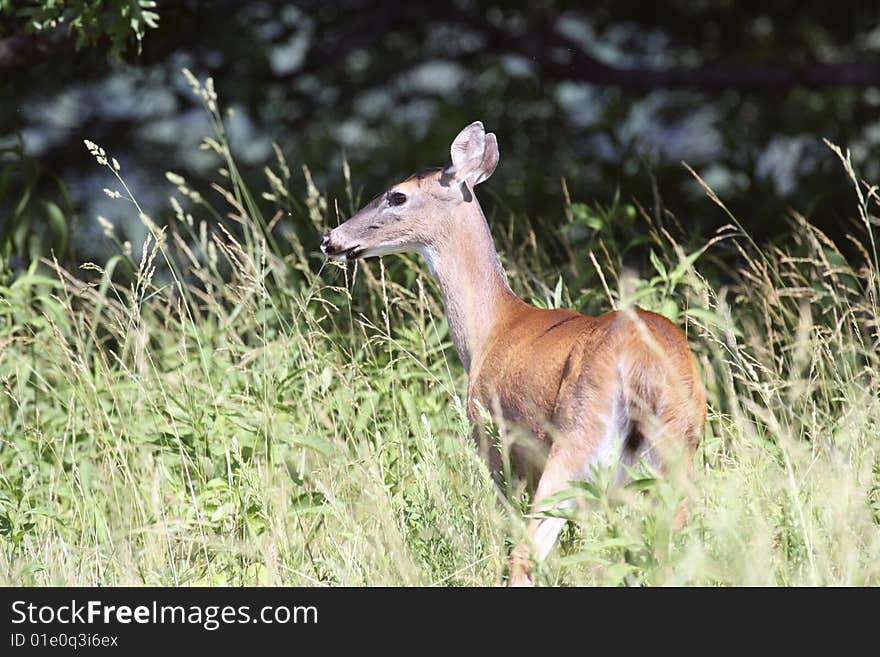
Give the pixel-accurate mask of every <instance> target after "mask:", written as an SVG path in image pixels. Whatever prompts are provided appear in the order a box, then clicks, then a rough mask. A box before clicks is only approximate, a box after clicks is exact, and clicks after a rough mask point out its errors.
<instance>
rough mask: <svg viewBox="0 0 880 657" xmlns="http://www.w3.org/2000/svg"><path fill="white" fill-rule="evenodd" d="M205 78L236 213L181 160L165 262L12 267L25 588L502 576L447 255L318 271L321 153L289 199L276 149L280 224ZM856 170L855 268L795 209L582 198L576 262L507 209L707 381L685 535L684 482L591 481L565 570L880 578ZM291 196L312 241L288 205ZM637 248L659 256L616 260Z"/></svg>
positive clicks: (605, 576)
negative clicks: (646, 312)
mask: <svg viewBox="0 0 880 657" xmlns="http://www.w3.org/2000/svg"><path fill="white" fill-rule="evenodd" d="M202 91H203V92H204V94H203V97H204V98H205V101H206V103H207V104H208V105H209V109H211V111H212V116H214V117H215V120H216V122H217V129H218V135H219V136H218V139H217V141H215V142H214V143H213V145H211V144H209V146H210V147H213V148H214V150H215V151H216V152H217V153H218V155H219V157H220V159H221V162H222V166H223V168H224V171H223V176H225V177H224V179H223V180H224V182H223V186H224V188H225V189H226V190H227V191H226V192H225V193H224V194H221V195H216V194H214V193H213V192H212V195H213V198H215V199H219V201H218V205H219V206H220V209H217V208H214V207H213V206H211V205H209V202H208V201H207V200H206V199H205V198H204V197H202V196H201V195H199V194H197V193H196V192H194V191H193V188H192V187H191V186H189V185H188V183H186V182H185V181H183V180H182V179H181V178H179V177H176V176H173V175H172V176H169V180H171V181H172V182H173V183H174V184H175V185H177V186H178V192H177V196H178V198H180V197H181V195H182V196H187V197H189V198H190V200H193V201H194V202H195V203H194V206H193V207H195V208H196V209H197V210H199V211H200V212H201V213H202V214H203V215H204V216H205V217H207V218H206V219H204V220H202V219H192V218H191V217H188V216H187V215H186V213H185V211H183V210H179V211H178V220H177V221H176V222H175V227H174V228H173V229H171V230H168V231H159V230H157V229H156V228H155V226H154V224H153V223H152V222H151V221H150V220H149V218H147V217H142V219H143V221H144V222H145V224H146V225H147V226H148V227H150V230H151V234H152V238H151V240H150V241H149V243H148V245H147V247H146V248H145V250H144V254H143V257H141V254H134V256H133V257H129V256H127V255H125V253H126V250H127V248H128V247H126V246H125V245H121V247H122V248H121V249H120V255H119V256H118V257H116V258H114V259H113V260H111V261H110V262H109V263H107V264H106V265H105V266H102V267H97V266H92V267H90V268H89V269H87V270H86V271H84V272H80V274H82V276H81V277H77V276H75V275H74V274H76V272H74V273H68V272H65V271H63V270H62V269H61V268H60V267H59V266H57V265H55V264H53V263H45V264H43V265H42V266H40V267H33V268H32V269H31V270H30V271H29V272H28V273H26V274H23V275H21V276H19V277H18V278H16V279H15V280H14V281H12V282H11V283H7V284H6V285H5V286H3V287H0V583H2V584H6V585H21V584H36V585H73V584H82V585H125V584H134V585H139V584H146V585H177V584H181V585H196V584H209V585H213V584H227V585H244V584H254V585H255V584H268V585H279V584H287V585H465V586H469V585H496V584H501V583H503V582H504V580H505V577H506V554H507V550H508V549H509V546H510V545H511V544H512V543H514V542H516V541H517V540H518V538H519V537H520V536H521V535H522V531H523V512H524V510H525V509H526V504H525V498H524V496H523V494H522V492H521V491H520V490H518V489H515V487H514V486H512V485H511V486H510V487H509V490H510V491H511V500H512V502H513V503H512V504H511V505H503V504H501V503H500V502H499V500H498V497H497V496H496V494H495V491H494V489H493V486H492V483H491V480H490V478H489V475H488V473H487V471H486V468H485V467H484V466H483V464H482V463H481V462H480V460H479V458H478V455H477V453H476V450H475V449H474V447H473V445H471V444H470V439H469V434H470V431H469V427H468V423H467V419H466V417H465V415H464V412H463V407H464V396H465V391H466V379H465V375H464V373H463V371H462V369H461V366H460V364H459V363H458V361H457V358H456V357H455V355H454V351H453V350H452V348H451V344H450V339H449V335H448V331H447V326H446V323H445V320H444V319H443V315H442V306H441V305H440V302H439V295H438V293H437V290H436V288H435V287H434V285H433V282H432V281H431V280H430V278H429V277H428V276H427V274H426V270H425V268H424V267H423V265H422V264H421V263H420V262H418V261H417V260H416V259H410V258H405V257H404V258H388V259H386V260H387V262H383V261H369V262H364V263H360V264H359V265H358V266H357V268H353V267H349V268H348V269H344V268H343V267H342V266H339V265H336V264H334V263H329V264H321V260H320V259H319V258H318V257H317V256H316V254H315V253H313V252H312V251H313V249H314V245H315V244H316V242H317V236H318V235H319V234H320V232H321V231H322V230H323V229H325V228H326V226H327V225H328V224H330V225H332V224H333V222H334V221H335V212H334V211H333V210H332V208H333V204H332V203H328V201H327V200H326V199H324V198H323V197H322V196H321V195H320V193H319V192H318V190H317V189H315V187H314V185H312V184H311V182H310V181H311V179H310V178H308V172H306V173H307V178H308V180H309V191H308V194H307V198H306V199H303V200H300V199H295V198H292V197H291V193H290V192H289V189H290V181H291V173H290V171H289V169H288V166H287V164H286V163H285V162H284V161H283V159H282V158H280V157H279V161H278V162H277V163H276V164H275V165H274V168H273V170H272V171H271V172H270V175H268V183H267V184H268V191H266V192H265V194H264V195H263V196H264V199H265V201H266V202H267V203H269V204H271V205H274V206H275V207H276V208H277V209H278V210H279V212H281V213H282V215H275V216H273V217H271V218H269V219H266V218H264V217H263V215H261V214H260V212H259V209H258V207H257V203H255V202H254V200H253V198H252V197H251V195H250V193H249V192H248V190H247V189H246V188H245V187H244V185H243V184H242V182H241V180H240V178H239V176H238V174H237V171H236V169H235V167H234V162H233V161H232V158H231V157H230V156H229V153H228V150H227V148H226V146H225V142H224V141H223V139H222V135H223V133H222V124H221V123H220V120H219V114H217V112H216V110H215V109H214V108H213V107H210V101H211V100H212V97H211V94H210V91H209V90H208V89H202ZM95 154H96V156H98V157H100V156H101V154H100V151H95ZM108 157H109V156H108ZM844 159H845V158H844ZM107 168H108V174H107V175H108V184H109V183H110V182H111V178H112V175H113V174H115V173H116V170H115V166H114V164H113V162H112V160H111V161H110V163H109V164H107ZM849 173H850V174H851V177H852V178H853V180H854V181H855V180H856V178H855V174H852V172H851V170H849ZM118 182H119V183H120V184H121V182H122V180H121V178H120V180H119V181H118ZM856 188H857V193H855V194H854V205H853V210H854V214H855V213H856V212H857V213H858V215H857V216H858V217H859V218H860V219H859V220H860V221H861V224H862V233H861V234H862V237H863V239H861V242H862V243H864V244H865V247H864V248H862V247H859V248H861V253H862V257H861V261H860V262H859V263H858V264H856V265H850V264H847V262H846V260H844V258H843V257H842V256H841V255H840V253H839V252H838V251H837V250H836V249H835V248H834V246H833V245H832V244H831V243H830V242H829V241H828V240H827V239H825V238H824V236H822V235H821V234H820V233H819V232H818V231H817V230H815V229H814V228H812V227H811V226H810V225H809V224H808V223H807V222H806V221H804V220H802V219H800V218H798V217H795V218H793V220H792V233H791V236H790V237H789V238H788V239H787V240H785V241H784V242H783V243H781V244H779V245H776V246H767V247H759V246H757V245H755V244H753V243H752V242H751V241H750V239H749V238H748V237H747V235H745V234H744V233H743V232H742V231H741V230H740V228H739V227H738V225H739V224H738V222H737V221H736V219H735V218H734V217H730V219H731V226H729V227H726V228H725V229H723V230H721V231H720V232H719V233H718V234H717V235H715V236H710V237H711V239H708V238H707V239H706V240H705V242H704V243H703V245H702V246H700V245H699V243H698V242H697V243H692V244H690V245H688V246H682V245H680V244H679V243H677V242H676V240H675V239H673V237H672V234H681V232H682V231H680V230H679V229H676V228H675V227H674V226H669V225H668V226H666V227H664V226H663V225H662V224H661V219H664V218H663V217H651V216H648V215H646V214H645V213H642V212H640V211H638V210H636V209H634V208H631V207H627V206H624V205H621V204H615V205H614V206H612V207H610V208H598V209H597V208H589V207H588V206H586V205H583V204H578V203H571V202H569V201H566V203H565V206H564V207H562V204H560V213H562V212H565V213H566V214H567V216H568V225H567V228H566V231H565V232H566V238H565V240H564V248H565V250H566V253H568V258H567V262H565V263H564V266H563V267H562V268H561V269H559V268H554V267H551V266H550V265H548V263H547V261H546V258H545V257H544V256H543V255H542V253H543V252H544V249H543V248H542V247H541V246H540V241H541V240H540V239H538V238H536V236H535V235H534V234H528V233H527V234H526V235H525V236H523V235H515V233H514V232H510V231H509V230H508V227H509V226H510V225H511V223H512V219H511V220H510V221H508V220H509V219H510V218H508V217H505V216H501V215H497V216H495V217H494V218H493V221H492V224H493V232H494V233H495V234H496V237H497V239H498V242H499V246H500V248H501V252H502V258H503V260H504V264H505V268H506V269H507V271H508V273H509V274H510V277H511V281H512V285H513V287H514V289H515V290H516V291H517V292H518V293H520V294H521V295H522V296H523V297H524V298H526V299H528V300H530V301H532V302H534V303H537V304H540V305H545V306H553V305H563V306H569V307H575V308H578V309H584V310H586V311H588V312H593V313H595V312H601V311H604V310H609V309H611V307H612V306H615V307H621V306H625V305H628V304H631V303H638V304H639V305H641V306H642V307H645V308H648V309H652V310H657V311H659V312H662V313H663V314H665V315H667V316H669V317H670V318H672V319H674V320H675V321H677V322H678V323H679V324H680V325H681V326H682V327H686V329H687V333H688V337H689V340H690V342H691V344H692V346H693V348H694V350H695V352H696V354H697V356H698V359H699V361H700V364H701V368H702V372H703V377H704V380H705V383H706V386H707V390H708V395H709V407H710V409H709V421H708V426H707V429H706V434H705V436H704V439H703V442H702V445H701V447H700V450H699V452H698V455H697V460H696V463H695V467H694V470H693V473H692V479H691V482H690V484H689V490H688V493H689V495H690V498H691V505H690V508H691V515H690V521H689V523H688V524H687V526H686V527H685V528H684V529H683V530H682V531H681V532H679V533H678V534H674V535H670V532H669V531H668V525H669V518H670V516H671V514H672V512H673V511H674V503H673V502H674V500H673V497H674V495H673V493H674V491H669V490H668V487H667V485H666V484H665V483H663V482H652V481H649V480H645V481H643V482H642V483H643V484H644V486H646V487H649V488H653V489H654V490H655V494H654V495H652V496H644V495H627V496H624V503H623V504H621V503H618V502H619V500H617V499H609V497H608V496H607V495H606V494H605V493H604V492H603V490H602V489H601V487H599V488H598V489H596V488H593V489H591V490H582V491H581V494H580V495H579V499H580V503H579V504H578V506H577V510H576V513H574V517H573V520H574V521H575V522H573V523H570V524H569V528H568V529H567V530H566V532H565V533H564V535H563V539H562V541H561V543H560V546H559V547H558V548H557V549H556V550H554V552H553V553H552V554H551V556H550V558H549V559H548V561H547V562H546V563H545V564H544V565H543V566H542V567H541V569H540V573H539V581H540V582H541V583H545V584H563V585H596V584H599V585H616V584H650V585H663V584H688V585H744V584H748V585H804V584H807V585H809V584H829V585H857V584H878V583H880V561H878V559H877V555H878V554H880V363H878V360H880V359H878V353H880V336H878V330H880V312H878V290H880V278H878V274H877V270H876V263H877V256H876V247H875V246H874V244H873V237H872V234H871V232H870V231H871V222H872V221H876V220H875V219H873V217H872V214H871V213H872V212H873V211H874V210H872V208H874V209H876V202H877V200H878V198H877V196H876V192H875V191H874V190H873V189H871V188H869V187H867V186H865V185H857V186H856ZM120 189H121V190H123V191H122V200H120V201H119V202H120V203H121V204H124V203H125V202H126V199H128V200H129V201H132V202H133V201H134V200H135V199H134V197H133V196H131V194H130V192H129V191H128V189H127V188H123V187H120ZM206 195H207V193H206ZM353 196H354V195H353V194H351V193H349V198H348V205H349V206H353V205H356V199H354V198H353ZM710 198H713V199H714V200H715V201H716V203H717V204H718V205H719V206H722V208H723V204H722V203H721V201H720V200H719V199H717V198H714V196H713V195H712V194H711V192H710ZM712 207H713V206H711V205H710V201H708V200H707V211H708V210H710V209H711V208H712ZM347 210H348V208H346V210H345V211H342V214H345V212H347ZM120 211H121V212H135V213H138V212H139V208H138V207H136V204H135V205H132V206H131V208H130V209H129V208H128V206H125V205H121V206H120ZM194 212H195V210H194ZM287 212H291V213H295V214H298V215H299V216H303V217H309V218H310V219H311V221H312V222H313V225H314V230H313V232H312V231H306V232H304V233H303V234H302V235H298V234H297V233H296V232H294V231H293V230H291V229H284V228H283V227H279V226H278V225H276V224H277V221H276V219H277V218H278V216H283V214H284V213H287ZM210 217H213V218H210ZM665 221H666V223H667V224H669V223H670V220H669V218H668V217H666V218H665ZM519 224H520V225H529V224H528V222H519ZM227 229H228V230H227ZM631 229H632V230H631ZM621 233H625V234H626V235H627V236H631V235H633V234H643V235H648V237H647V238H646V240H647V244H644V243H642V244H634V243H635V242H636V241H637V240H632V239H630V238H629V237H621ZM632 246H637V247H639V248H641V249H643V250H646V249H650V253H651V257H650V258H649V259H647V261H646V262H649V263H650V264H648V267H649V268H650V269H651V270H652V271H651V272H650V273H648V270H647V269H646V270H645V271H641V272H640V273H637V272H635V271H632V270H630V269H627V268H625V267H623V266H622V265H621V263H622V262H623V260H622V258H623V254H624V252H626V251H627V249H629V248H630V247H632ZM645 252H647V251H645ZM732 261H735V262H738V263H739V266H738V267H737V268H731V267H729V266H728V265H727V263H730V262H732ZM386 265H387V266H388V267H391V268H392V269H393V271H389V270H387V269H386V268H385V267H386ZM125 271H128V272H129V275H128V276H127V277H124V276H123V277H120V273H121V272H125ZM114 274H115V276H114ZM81 279H87V280H88V282H83V280H81ZM122 280H124V281H126V282H124V283H121V282H119V281H122ZM113 281H116V282H113ZM658 500H659V502H658ZM667 501H668V502H669V503H667Z"/></svg>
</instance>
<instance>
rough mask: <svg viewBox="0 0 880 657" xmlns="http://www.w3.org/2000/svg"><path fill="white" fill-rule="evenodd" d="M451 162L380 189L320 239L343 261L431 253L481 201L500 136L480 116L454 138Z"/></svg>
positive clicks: (327, 251)
mask: <svg viewBox="0 0 880 657" xmlns="http://www.w3.org/2000/svg"><path fill="white" fill-rule="evenodd" d="M450 152H451V155H452V164H451V165H450V166H448V167H446V168H435V169H425V170H424V171H420V172H418V173H415V174H413V175H411V176H410V177H409V178H407V179H406V180H404V181H402V182H400V183H398V184H396V185H394V186H393V187H391V188H389V189H388V190H387V191H385V192H383V193H382V194H379V196H377V197H376V198H374V199H373V200H372V201H370V202H369V203H368V204H367V205H366V206H364V207H363V208H361V209H360V210H359V211H358V212H357V213H356V214H355V215H354V216H353V217H351V218H350V219H349V220H348V221H346V222H345V223H343V224H341V225H339V226H337V227H336V228H334V229H333V230H332V231H330V233H329V234H328V235H325V236H324V238H323V239H322V240H321V251H322V252H323V253H324V254H325V255H328V256H330V257H332V258H336V259H339V260H353V259H355V258H368V257H370V256H381V255H386V254H388V253H401V252H406V251H410V252H413V251H414V252H418V253H421V254H422V255H423V256H426V259H428V261H429V263H430V262H431V259H430V257H428V256H427V252H428V250H429V249H430V248H431V247H432V246H433V245H434V243H435V242H436V241H437V240H438V238H441V237H443V236H444V235H446V234H448V232H449V230H450V226H449V223H450V222H453V221H455V217H456V216H457V215H458V214H459V208H460V206H461V205H462V204H466V203H474V204H475V203H476V199H475V197H474V194H473V188H474V186H476V185H478V184H480V183H481V182H483V181H484V180H487V179H488V178H489V176H491V175H492V172H493V171H495V167H496V166H497V165H498V157H499V156H498V141H497V140H496V138H495V135H494V134H493V133H491V132H490V133H489V134H486V131H485V129H484V128H483V124H482V123H481V122H480V121H475V122H473V123H471V124H470V125H469V126H467V127H466V128H465V129H464V130H462V131H461V132H460V133H459V134H458V136H457V137H456V138H455V140H454V141H453V142H452V147H451V149H450Z"/></svg>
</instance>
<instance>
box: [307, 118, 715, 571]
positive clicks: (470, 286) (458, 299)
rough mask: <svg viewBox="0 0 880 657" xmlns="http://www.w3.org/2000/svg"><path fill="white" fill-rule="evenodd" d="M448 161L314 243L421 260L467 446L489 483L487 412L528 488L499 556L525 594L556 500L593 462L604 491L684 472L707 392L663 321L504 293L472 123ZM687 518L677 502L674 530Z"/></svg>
mask: <svg viewBox="0 0 880 657" xmlns="http://www.w3.org/2000/svg"><path fill="white" fill-rule="evenodd" d="M450 154H451V163H450V164H449V165H448V166H445V167H438V168H431V169H424V170H422V171H419V172H417V173H414V174H412V175H411V176H409V177H408V178H406V179H405V180H403V181H402V182H400V183H398V184H396V185H394V186H392V187H391V188H389V189H388V190H387V191H385V192H383V193H382V194H379V195H378V196H376V197H375V198H374V199H373V200H372V201H370V202H369V203H368V204H367V205H366V206H364V207H363V208H362V209H361V210H359V211H358V212H357V213H355V214H354V215H353V216H352V217H351V218H349V219H348V220H347V221H345V222H344V223H341V224H340V225H338V226H337V227H336V228H334V229H332V230H331V231H330V232H329V234H327V235H324V236H323V238H322V240H321V244H320V248H321V251H322V252H323V254H324V255H325V256H327V257H329V258H333V259H337V260H345V261H349V260H355V259H358V258H369V257H374V256H383V255H387V254H392V253H401V252H410V253H417V254H419V255H420V256H421V257H422V258H423V259H424V260H425V262H426V263H427V266H428V270H429V272H430V274H431V276H432V277H433V278H434V279H435V280H436V282H437V285H438V287H439V290H440V294H441V296H442V300H443V306H444V309H445V312H446V316H447V318H448V325H449V332H450V335H451V339H452V343H453V345H454V347H455V350H456V352H457V353H458V356H459V358H460V360H461V364H462V366H463V367H464V370H465V371H466V373H467V377H468V384H467V405H466V409H467V416H468V419H469V421H470V423H471V424H472V427H473V440H474V441H475V442H476V444H477V448H478V449H479V451H480V453H481V455H482V456H483V458H484V459H485V460H486V461H487V462H488V466H489V469H490V471H491V473H492V476H493V477H495V479H496V484H497V480H498V477H499V473H500V471H501V467H502V462H503V461H502V457H503V455H502V446H500V445H499V444H498V442H499V441H498V440H493V439H492V438H491V437H490V436H489V435H488V432H487V431H486V425H487V414H488V419H490V420H492V421H493V423H494V424H495V425H496V426H497V427H499V428H500V429H501V430H503V433H504V436H502V440H501V442H502V443H503V445H506V446H507V448H508V451H507V457H508V461H507V462H508V463H509V465H510V466H511V468H512V469H513V471H514V472H516V473H518V474H522V475H523V476H525V477H532V478H533V480H534V481H536V482H537V485H536V486H535V487H534V492H533V495H532V499H531V506H530V511H531V513H530V514H529V517H530V519H529V521H528V524H527V526H526V530H525V538H524V539H523V541H521V542H520V543H519V544H517V546H516V547H515V548H514V549H513V550H511V552H510V555H509V558H508V564H509V566H508V583H509V585H511V586H532V585H534V583H535V571H536V569H537V566H538V565H539V564H540V563H542V562H543V561H544V560H545V559H546V558H547V556H548V554H549V553H550V551H551V549H552V548H553V546H554V544H555V543H556V541H557V539H558V536H559V534H560V532H561V530H562V529H563V527H564V525H565V523H566V518H565V516H564V514H561V513H557V514H553V513H552V510H554V509H559V508H562V507H565V506H569V505H571V504H572V501H571V500H568V501H567V502H555V503H554V502H553V498H554V496H556V498H557V499H558V498H559V497H560V496H559V495H558V494H559V493H561V492H562V491H564V490H566V489H567V488H569V487H570V486H571V485H572V483H573V482H578V481H591V480H592V478H593V477H594V476H595V474H596V473H597V472H598V471H599V469H600V468H605V469H607V470H606V471H609V472H613V473H614V474H613V480H612V485H613V486H620V485H622V484H623V483H624V482H626V481H627V480H628V478H630V477H631V473H632V472H633V470H632V468H633V467H635V466H636V465H638V464H640V463H644V464H648V465H649V466H650V467H652V468H653V469H654V470H653V471H655V472H659V473H661V474H662V475H663V476H669V477H677V478H679V479H681V478H682V477H686V476H687V473H688V472H689V470H690V467H691V463H692V460H693V456H694V454H695V452H696V449H697V447H698V445H699V442H700V439H701V437H702V435H703V429H704V425H705V421H706V394H705V390H704V387H703V383H702V380H701V378H700V374H699V371H698V366H697V361H696V357H695V356H694V354H693V351H692V350H691V348H690V347H689V345H688V341H687V338H686V337H685V335H684V333H683V332H682V331H681V330H680V329H679V328H678V327H677V326H676V325H675V324H673V323H672V322H671V321H669V320H668V319H666V318H665V317H663V316H661V315H658V314H655V313H652V312H648V311H645V310H641V309H638V308H630V309H626V310H616V311H612V312H608V313H606V314H603V315H600V316H598V317H590V316H586V315H583V314H581V313H578V312H575V311H572V310H566V309H541V308H537V307H535V306H532V305H529V304H528V303H526V302H525V301H523V300H522V299H520V298H519V297H518V296H516V294H514V292H513V291H512V290H511V287H510V285H509V283H508V280H507V277H506V275H505V273H504V271H503V270H502V268H501V264H500V262H499V259H498V255H497V252H496V250H495V244H494V241H493V239H492V235H491V232H490V230H489V225H488V223H487V220H486V217H485V215H484V214H483V211H482V208H481V207H480V203H479V202H478V200H477V197H476V195H475V193H474V189H475V188H476V186H477V185H479V184H480V183H483V182H485V181H486V180H488V179H489V177H490V176H491V175H492V173H493V172H494V171H495V168H496V167H497V166H498V162H499V158H500V155H499V150H498V140H497V138H496V136H495V134H494V133H491V132H490V133H486V131H485V128H484V126H483V124H482V122H480V121H475V122H474V123H471V124H470V125H468V126H467V127H465V128H464V129H463V130H462V131H461V132H460V133H459V134H458V135H457V136H456V137H455V139H454V140H453V142H452V145H451V148H450ZM496 487H497V486H496ZM499 490H500V489H499ZM563 497H564V496H563ZM686 517H687V496H686V495H685V496H684V497H682V498H681V503H680V505H679V507H678V509H677V511H676V514H675V518H674V521H673V529H674V530H678V529H680V528H681V527H682V526H683V525H684V523H685V521H686Z"/></svg>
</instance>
